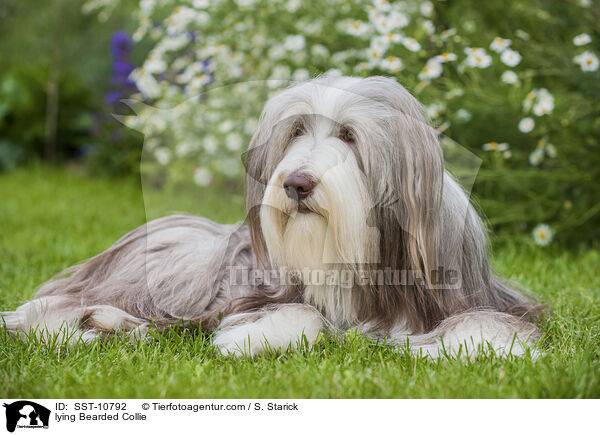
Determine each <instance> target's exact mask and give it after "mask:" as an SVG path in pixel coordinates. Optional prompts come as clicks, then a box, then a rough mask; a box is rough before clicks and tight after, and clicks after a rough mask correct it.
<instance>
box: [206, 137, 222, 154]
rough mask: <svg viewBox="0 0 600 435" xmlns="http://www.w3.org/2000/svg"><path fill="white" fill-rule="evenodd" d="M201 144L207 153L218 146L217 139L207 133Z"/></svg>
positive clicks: (212, 151)
mask: <svg viewBox="0 0 600 435" xmlns="http://www.w3.org/2000/svg"><path fill="white" fill-rule="evenodd" d="M202 145H203V146H204V150H205V151H206V152H207V153H209V154H212V153H214V152H215V151H216V150H217V148H219V141H218V140H217V138H216V137H214V136H213V135H209V136H206V137H205V138H204V143H203V144H202Z"/></svg>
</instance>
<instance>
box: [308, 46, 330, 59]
mask: <svg viewBox="0 0 600 435" xmlns="http://www.w3.org/2000/svg"><path fill="white" fill-rule="evenodd" d="M310 51H311V53H312V55H313V56H316V57H327V56H329V50H328V49H327V47H325V46H324V45H322V44H315V45H313V46H312V48H311V49H310Z"/></svg>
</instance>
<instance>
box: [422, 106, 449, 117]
mask: <svg viewBox="0 0 600 435" xmlns="http://www.w3.org/2000/svg"><path fill="white" fill-rule="evenodd" d="M445 109H446V106H444V105H443V104H442V103H436V104H430V105H429V106H425V111H426V112H427V116H429V118H430V119H436V118H439V116H440V115H441V114H442V112H443V111H444V110H445Z"/></svg>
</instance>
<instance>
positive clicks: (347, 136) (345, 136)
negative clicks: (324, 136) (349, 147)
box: [338, 127, 355, 143]
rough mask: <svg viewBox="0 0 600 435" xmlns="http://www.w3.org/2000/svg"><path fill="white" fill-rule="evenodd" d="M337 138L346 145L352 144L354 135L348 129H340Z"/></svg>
mask: <svg viewBox="0 0 600 435" xmlns="http://www.w3.org/2000/svg"><path fill="white" fill-rule="evenodd" d="M338 137H339V138H340V139H341V140H343V141H344V142H346V143H354V140H355V138H354V133H353V132H352V130H350V129H349V128H348V127H342V128H341V129H340V134H339V135H338Z"/></svg>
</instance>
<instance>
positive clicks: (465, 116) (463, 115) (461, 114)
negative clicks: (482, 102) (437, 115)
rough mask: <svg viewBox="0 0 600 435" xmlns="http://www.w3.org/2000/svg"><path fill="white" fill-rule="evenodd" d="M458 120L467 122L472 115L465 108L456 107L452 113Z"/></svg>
mask: <svg viewBox="0 0 600 435" xmlns="http://www.w3.org/2000/svg"><path fill="white" fill-rule="evenodd" d="M454 116H455V117H456V120H457V121H459V122H469V121H470V120H471V118H472V117H473V116H472V115H471V112H469V111H468V110H467V109H458V110H457V111H456V114H455V115H454Z"/></svg>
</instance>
